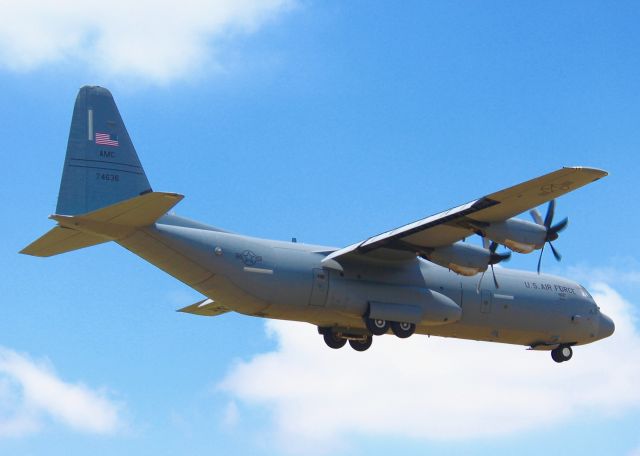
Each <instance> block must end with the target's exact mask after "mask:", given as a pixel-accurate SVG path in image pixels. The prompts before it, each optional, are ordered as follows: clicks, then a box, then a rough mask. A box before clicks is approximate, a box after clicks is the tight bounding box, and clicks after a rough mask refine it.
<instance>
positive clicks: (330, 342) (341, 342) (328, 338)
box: [323, 331, 347, 350]
mask: <svg viewBox="0 0 640 456" xmlns="http://www.w3.org/2000/svg"><path fill="white" fill-rule="evenodd" d="M323 337H324V343H325V344H327V346H329V347H330V348H334V349H336V350H337V349H338V348H342V347H344V346H345V344H346V343H347V339H343V338H342V337H338V336H336V333H334V332H333V331H326V332H325V333H324V334H323Z"/></svg>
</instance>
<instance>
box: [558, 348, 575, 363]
mask: <svg viewBox="0 0 640 456" xmlns="http://www.w3.org/2000/svg"><path fill="white" fill-rule="evenodd" d="M558 351H559V352H560V356H561V357H562V361H569V360H570V359H571V357H572V356H573V350H572V349H571V347H570V346H568V345H565V346H564V347H558Z"/></svg>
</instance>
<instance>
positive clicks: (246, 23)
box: [0, 0, 294, 84]
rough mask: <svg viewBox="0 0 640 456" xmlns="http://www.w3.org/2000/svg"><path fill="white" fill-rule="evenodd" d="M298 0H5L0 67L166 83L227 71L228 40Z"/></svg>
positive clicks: (257, 26) (256, 27)
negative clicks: (77, 69) (74, 68)
mask: <svg viewBox="0 0 640 456" xmlns="http://www.w3.org/2000/svg"><path fill="white" fill-rule="evenodd" d="M293 4H294V3H293V1H292V0H237V1H224V0H223V1H220V0H217V1H208V0H184V1H181V2H176V1H167V0H161V1H151V0H141V1H135V2H130V1H125V0H114V1H111V2H108V3H105V2H101V1H98V0H87V1H84V2H78V1H76V0H60V1H55V2H54V1H42V0H25V1H11V0H2V1H1V2H0V10H1V11H2V16H3V20H2V22H1V23H0V64H2V65H3V66H5V67H7V68H9V69H11V70H14V71H29V70H34V69H37V68H40V67H43V66H44V65H52V64H53V65H68V64H70V63H71V64H76V65H78V64H79V65H83V66H86V67H87V68H88V69H89V70H91V73H94V74H100V75H106V76H109V77H110V78H111V79H114V78H115V77H121V78H122V77H124V78H126V79H136V78H138V79H142V80H145V81H149V82H153V83H157V84H166V83H169V82H171V81H174V80H176V79H181V78H190V77H193V74H194V73H197V74H202V72H204V71H206V70H212V69H222V68H223V67H224V62H223V61H222V60H221V54H223V53H224V51H225V49H226V45H227V42H228V40H229V39H231V38H232V37H233V36H236V35H246V34H251V33H255V32H256V31H257V30H259V29H260V28H261V27H262V26H263V25H264V24H265V23H266V22H269V21H271V20H273V19H274V18H276V17H278V16H279V15H280V14H282V13H283V12H284V11H287V10H288V9H290V8H292V7H293Z"/></svg>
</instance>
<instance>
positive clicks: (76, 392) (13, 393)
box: [0, 347, 122, 437]
mask: <svg viewBox="0 0 640 456" xmlns="http://www.w3.org/2000/svg"><path fill="white" fill-rule="evenodd" d="M120 408H121V407H120V405H119V404H117V403H115V402H113V401H111V400H110V399H108V398H107V396H106V394H105V393H104V392H103V391H94V390H92V389H90V388H88V387H87V386H85V385H82V384H71V383H66V382H64V381H63V380H61V379H60V378H58V377H57V376H56V374H55V372H54V371H53V369H52V368H51V367H50V366H49V365H47V364H45V363H43V362H35V361H33V360H31V359H29V358H28V357H27V356H25V355H22V354H19V353H16V352H14V351H12V350H9V349H6V348H2V347H0V437H17V436H22V435H26V434H31V433H33V432H36V431H38V430H39V429H40V428H41V427H42V426H43V425H44V423H45V420H46V419H50V420H53V421H55V422H57V423H60V424H63V425H65V426H67V427H69V428H71V429H73V430H77V431H82V432H90V433H97V434H107V433H112V432H115V431H116V430H118V429H119V428H120V427H121V426H122V422H121V417H120Z"/></svg>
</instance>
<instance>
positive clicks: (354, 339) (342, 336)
mask: <svg viewBox="0 0 640 456" xmlns="http://www.w3.org/2000/svg"><path fill="white" fill-rule="evenodd" d="M318 332H319V333H320V334H322V337H324V343H325V344H327V346H329V347H330V348H334V349H338V348H342V347H344V346H345V345H346V344H347V341H349V345H351V348H353V349H354V350H355V351H359V352H362V351H365V350H366V349H368V348H369V347H371V342H373V337H371V334H367V333H362V334H350V333H344V332H340V331H335V330H334V329H333V328H318Z"/></svg>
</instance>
